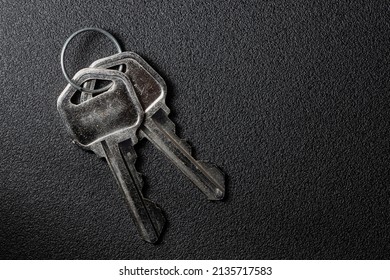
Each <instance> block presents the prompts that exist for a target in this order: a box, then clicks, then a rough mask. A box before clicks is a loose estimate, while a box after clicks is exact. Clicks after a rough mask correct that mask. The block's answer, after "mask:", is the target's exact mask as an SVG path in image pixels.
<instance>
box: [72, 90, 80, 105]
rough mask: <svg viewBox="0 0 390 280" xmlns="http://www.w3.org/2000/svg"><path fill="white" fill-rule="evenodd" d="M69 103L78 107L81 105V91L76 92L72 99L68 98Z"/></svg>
mask: <svg viewBox="0 0 390 280" xmlns="http://www.w3.org/2000/svg"><path fill="white" fill-rule="evenodd" d="M70 102H71V103H72V104H75V105H79V104H80V103H81V91H79V90H78V91H76V92H75V93H74V94H73V95H72V97H71V98H70Z"/></svg>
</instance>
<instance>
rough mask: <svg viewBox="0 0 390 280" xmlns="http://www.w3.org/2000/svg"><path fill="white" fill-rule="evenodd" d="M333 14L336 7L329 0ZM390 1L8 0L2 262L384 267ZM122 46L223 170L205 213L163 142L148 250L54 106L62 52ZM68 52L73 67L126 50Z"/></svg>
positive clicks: (144, 149) (388, 253)
mask: <svg viewBox="0 0 390 280" xmlns="http://www.w3.org/2000/svg"><path fill="white" fill-rule="evenodd" d="M323 2H324V3H323ZM389 7H390V4H389V2H388V1H352V0H351V1H291V2H288V1H209V2H203V1H179V0H178V1H169V2H165V1H164V2H160V1H103V0H101V1H64V0H55V1H11V0H8V1H0V32H1V33H0V35H1V37H0V47H1V52H0V73H1V77H0V92H1V93H0V100H1V110H0V117H1V121H0V131H1V132H0V133H1V154H0V176H1V186H0V257H1V258H4V259H10V258H11V259H20V258H21V259H25V258H35V259H68V258H69V259H85V258H87V259H90V258H91V259H116V258H121V259H154V258H158V259H203V258H204V259H210V258H213V259H221V258H222V259H237V258H238V259H302V258H303V259H334V258H340V259H355V258H358V259H377V258H381V259H388V258H389V257H390V232H389V230H390V224H389V222H390V219H389V208H390V207H389V206H390V188H389V184H390V182H389V179H390V176H389V175H390V174H389V167H390V166H389V163H390V149H389V143H390V141H389V140H390V138H389V136H390V135H389V132H390V131H389V121H390V107H389V105H390V104H389V101H390V97H389V88H390V82H389V74H390V73H389V70H390V66H389V60H390V57H389V46H390V26H389V23H390V8H389ZM87 26H96V27H101V28H104V29H106V30H108V31H110V32H111V33H112V34H114V35H115V36H116V37H117V38H118V40H119V41H120V42H121V45H122V46H123V48H124V49H126V50H131V51H134V52H137V53H138V54H140V55H141V56H143V57H144V58H145V59H146V60H147V61H148V62H149V63H150V64H151V65H152V66H153V67H155V69H156V70H157V71H158V72H159V73H160V74H161V76H162V77H163V78H164V79H165V80H166V82H167V84H168V98H167V103H168V105H169V106H170V108H171V109H172V114H171V118H172V119H173V120H174V121H175V123H176V124H177V125H178V133H179V135H180V136H181V137H183V138H186V139H188V140H189V141H190V143H192V145H193V147H194V150H195V154H196V156H197V158H199V159H209V160H212V161H214V162H215V163H216V164H217V165H218V166H220V167H221V169H222V170H223V171H224V172H225V173H226V175H227V192H228V193H227V197H226V199H225V201H223V202H216V203H212V202H208V201H207V200H206V199H205V197H204V196H203V195H202V194H201V193H200V192H199V191H198V190H197V189H196V188H195V187H194V186H193V185H192V184H191V182H189V180H187V179H186V178H185V177H184V175H182V174H181V173H179V172H178V171H177V170H176V169H175V168H174V167H173V166H172V164H170V163H169V162H168V161H167V160H166V159H165V158H164V157H163V156H162V154H160V153H159V152H158V151H157V150H156V149H155V148H154V147H153V146H152V145H151V144H150V143H147V142H146V141H142V142H141V143H139V144H138V145H137V146H136V149H137V151H138V154H139V161H138V162H137V168H138V170H139V171H141V172H142V173H143V174H144V176H145V194H146V196H147V197H149V198H151V199H152V200H154V201H156V202H157V203H158V204H159V205H160V206H161V207H162V208H163V209H164V211H165V215H166V217H167V219H168V224H167V227H166V230H165V233H164V235H163V236H162V241H161V243H160V244H158V245H151V244H147V243H145V242H143V241H142V240H141V239H140V238H139V237H138V235H137V233H136V230H135V227H134V226H133V224H132V221H131V220H130V217H129V215H128V213H127V210H126V208H125V205H124V201H123V200H122V198H121V196H120V194H119V192H118V190H117V187H116V185H115V181H114V179H113V177H112V176H111V173H110V170H109V168H108V166H107V165H106V163H105V162H104V161H103V160H99V159H98V158H96V157H95V155H93V154H90V153H86V152H84V151H83V150H81V149H79V148H78V147H76V146H75V145H73V144H72V143H71V141H70V137H69V136H68V135H67V134H66V132H65V129H64V127H63V125H62V123H61V120H60V118H59V115H58V113H57V110H56V99H57V97H58V95H59V94H60V92H61V91H62V90H63V88H64V87H65V85H66V82H65V80H64V78H63V76H62V73H61V70H60V65H59V54H60V49H61V47H62V44H63V43H64V41H65V40H66V38H67V37H68V36H69V35H70V34H71V33H72V32H74V31H76V30H78V29H80V28H82V27H87ZM114 51H115V49H114V47H113V46H112V45H111V44H110V43H109V42H108V41H107V40H106V39H105V38H103V37H101V36H97V35H96V34H92V33H91V34H84V35H83V36H80V37H78V39H77V40H75V41H74V42H72V44H71V45H70V49H69V52H68V53H67V62H66V63H67V65H68V68H69V71H70V72H71V73H75V72H76V71H77V70H78V69H80V68H82V67H84V66H86V65H89V64H90V63H91V62H92V61H93V60H95V59H97V58H100V57H103V56H106V55H109V54H112V53H113V52H114Z"/></svg>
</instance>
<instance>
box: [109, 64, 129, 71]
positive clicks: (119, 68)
mask: <svg viewBox="0 0 390 280" xmlns="http://www.w3.org/2000/svg"><path fill="white" fill-rule="evenodd" d="M108 69H110V70H117V71H121V72H122V73H126V64H119V65H116V66H113V67H110V68H108Z"/></svg>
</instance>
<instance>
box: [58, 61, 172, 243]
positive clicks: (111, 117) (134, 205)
mask: <svg viewBox="0 0 390 280" xmlns="http://www.w3.org/2000/svg"><path fill="white" fill-rule="evenodd" d="M96 79H97V80H106V81H111V82H112V86H111V88H110V89H109V90H108V91H106V92H104V93H102V94H100V95H97V96H95V97H93V98H91V99H90V100H87V101H85V102H81V103H80V104H74V99H72V97H74V96H76V95H75V94H76V92H77V90H76V89H74V88H73V87H72V86H71V85H68V86H67V87H66V88H65V90H64V91H63V92H62V93H61V95H60V97H59V98H58V101H57V108H58V111H59V113H60V115H61V118H62V119H63V121H64V123H65V126H66V128H67V130H68V132H69V134H70V135H71V136H72V139H73V142H74V143H76V144H77V145H79V146H80V147H82V148H83V149H86V150H91V151H93V152H94V153H95V154H97V155H98V156H99V157H104V158H105V159H106V161H107V163H108V165H109V166H110V169H111V171H112V173H113V174H114V177H115V179H116V181H117V183H118V185H119V187H120V189H121V191H122V192H123V194H124V196H125V198H126V202H127V206H128V208H129V210H130V213H131V215H132V218H133V221H134V223H135V225H136V226H137V229H138V232H139V233H140V235H141V236H142V238H143V239H144V240H145V241H147V242H151V243H154V242H156V241H157V240H158V238H159V236H160V233H161V231H162V229H163V226H164V223H165V218H164V216H163V214H162V211H161V209H160V208H159V207H157V206H156V205H155V204H154V203H153V202H152V201H150V200H148V199H145V198H144V197H143V195H142V192H141V191H142V179H141V176H140V174H139V173H138V172H137V171H136V169H135V167H134V162H135V160H136V158H137V155H136V153H135V151H134V147H133V145H134V144H135V143H137V141H138V137H137V135H136V133H137V129H138V128H139V126H140V125H141V123H142V120H143V116H144V114H143V110H142V108H141V105H140V103H139V101H138V99H137V98H136V95H135V92H134V88H133V86H132V84H131V81H130V80H129V79H128V77H127V76H126V75H125V74H123V73H120V72H119V71H114V70H106V69H91V68H88V69H83V70H81V71H79V72H78V73H77V74H76V75H75V77H74V78H73V80H74V81H75V82H76V83H77V84H83V83H84V82H86V81H89V80H96Z"/></svg>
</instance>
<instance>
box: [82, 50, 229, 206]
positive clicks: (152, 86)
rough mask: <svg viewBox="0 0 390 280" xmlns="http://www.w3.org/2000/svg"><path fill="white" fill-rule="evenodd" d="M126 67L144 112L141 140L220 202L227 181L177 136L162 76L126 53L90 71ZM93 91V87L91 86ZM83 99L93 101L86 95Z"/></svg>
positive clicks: (210, 197) (96, 62)
mask: <svg viewBox="0 0 390 280" xmlns="http://www.w3.org/2000/svg"><path fill="white" fill-rule="evenodd" d="M119 65H124V66H125V74H126V75H127V76H128V77H129V78H130V80H131V82H132V83H133V86H134V88H135V92H136V94H137V96H138V99H139V101H140V103H141V105H142V108H143V109H144V111H145V119H144V122H143V124H142V125H141V127H140V130H139V138H144V137H145V138H147V139H148V140H149V141H150V142H151V143H153V144H154V145H155V146H156V147H157V148H158V149H159V150H161V151H162V152H163V153H164V154H165V156H166V157H167V158H169V159H170V160H171V161H172V162H173V163H174V164H175V165H176V167H178V168H179V169H180V170H181V171H182V172H183V173H184V174H185V175H186V176H187V177H188V178H189V179H190V180H191V181H192V182H193V183H194V184H195V185H196V186H197V187H198V188H199V189H200V190H201V191H202V192H203V193H204V194H205V195H206V196H207V198H208V199H209V200H220V199H222V198H223V197H224V194H225V186H224V185H225V178H224V174H223V173H222V172H221V170H220V169H219V168H218V167H217V166H216V165H214V164H210V163H207V162H204V161H198V160H196V159H194V158H193V157H192V155H191V147H190V146H189V144H188V143H187V142H186V141H184V140H182V139H180V138H179V137H178V136H177V135H176V134H175V124H174V123H173V122H172V121H171V120H170V119H169V117H168V115H169V113H170V110H169V108H168V107H167V106H166V104H165V97H166V93H167V90H166V84H165V82H164V80H163V79H162V78H161V76H160V75H159V74H158V73H157V72H156V71H155V70H154V69H153V68H152V67H151V66H149V65H148V64H147V63H146V62H145V60H143V59H142V58H141V57H140V56H139V55H137V54H135V53H132V52H123V53H119V54H116V55H113V56H110V57H107V58H103V59H100V60H97V61H95V62H94V63H93V64H92V65H91V67H99V68H113V67H116V66H119ZM90 87H94V84H93V82H92V84H90ZM82 98H83V99H88V98H91V95H90V94H89V93H85V92H84V93H83V96H82Z"/></svg>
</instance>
